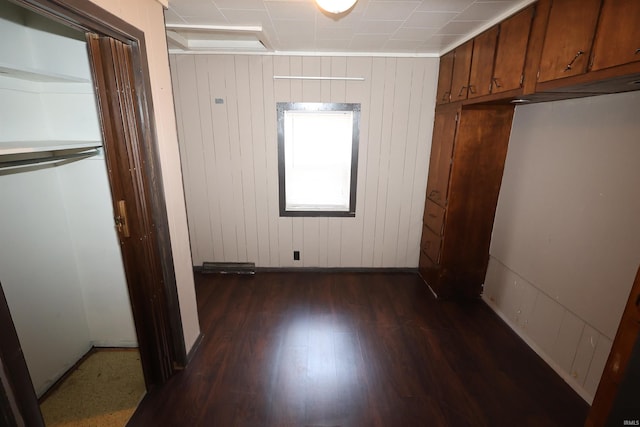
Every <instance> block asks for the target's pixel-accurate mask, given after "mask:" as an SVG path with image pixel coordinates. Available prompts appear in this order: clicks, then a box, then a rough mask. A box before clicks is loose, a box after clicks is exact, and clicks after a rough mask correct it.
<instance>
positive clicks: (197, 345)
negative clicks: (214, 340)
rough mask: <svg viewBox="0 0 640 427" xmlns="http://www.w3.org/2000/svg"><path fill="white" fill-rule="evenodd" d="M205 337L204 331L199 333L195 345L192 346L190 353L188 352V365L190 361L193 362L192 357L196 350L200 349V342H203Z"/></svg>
mask: <svg viewBox="0 0 640 427" xmlns="http://www.w3.org/2000/svg"><path fill="white" fill-rule="evenodd" d="M203 338H204V335H203V334H202V332H200V333H199V334H198V337H197V338H196V340H195V341H194V343H193V345H192V346H191V350H189V353H187V365H188V364H189V362H191V359H193V356H194V355H195V354H196V351H198V349H199V348H200V344H202V339H203ZM182 368H184V367H182ZM179 369H180V368H179Z"/></svg>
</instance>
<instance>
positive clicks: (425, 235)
mask: <svg viewBox="0 0 640 427" xmlns="http://www.w3.org/2000/svg"><path fill="white" fill-rule="evenodd" d="M441 240H442V239H441V237H440V236H439V235H437V234H436V233H434V232H433V231H431V230H430V229H429V228H428V227H427V226H423V227H422V240H421V242H420V249H421V250H422V252H424V253H425V254H426V255H427V256H428V257H429V258H430V259H431V261H433V262H434V263H436V264H438V263H439V262H440V242H441Z"/></svg>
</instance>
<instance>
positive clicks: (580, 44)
mask: <svg viewBox="0 0 640 427" xmlns="http://www.w3.org/2000/svg"><path fill="white" fill-rule="evenodd" d="M600 2H601V0H553V2H552V4H551V11H550V12H549V23H548V25H547V32H546V35H545V39H544V46H543V48H542V59H541V60H540V69H539V77H538V82H546V81H550V80H556V79H561V78H563V77H569V76H574V75H577V74H583V73H584V72H585V71H586V70H587V65H588V62H589V54H590V53H591V52H590V51H591V44H592V42H593V35H594V33H595V29H596V23H597V20H598V13H599V11H600ZM630 3H633V0H631V1H630ZM636 25H637V24H636Z"/></svg>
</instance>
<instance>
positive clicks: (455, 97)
mask: <svg viewBox="0 0 640 427" xmlns="http://www.w3.org/2000/svg"><path fill="white" fill-rule="evenodd" d="M455 53H456V56H455V60H454V61H453V77H452V78H451V101H463V100H465V99H467V91H468V89H469V70H470V68H471V54H472V53H473V40H469V41H468V42H466V43H465V44H463V45H461V46H458V47H457V48H456V50H455Z"/></svg>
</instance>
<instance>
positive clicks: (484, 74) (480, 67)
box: [469, 26, 498, 98]
mask: <svg viewBox="0 0 640 427" xmlns="http://www.w3.org/2000/svg"><path fill="white" fill-rule="evenodd" d="M497 41H498V27H497V26H496V27H492V28H490V29H488V30H487V31H485V32H484V33H482V34H480V35H479V36H477V37H476V38H475V39H474V41H473V57H472V58H471V72H470V73H469V98H477V97H478V96H484V95H489V94H490V93H491V78H492V77H493V60H494V58H495V54H496V42H497Z"/></svg>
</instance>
